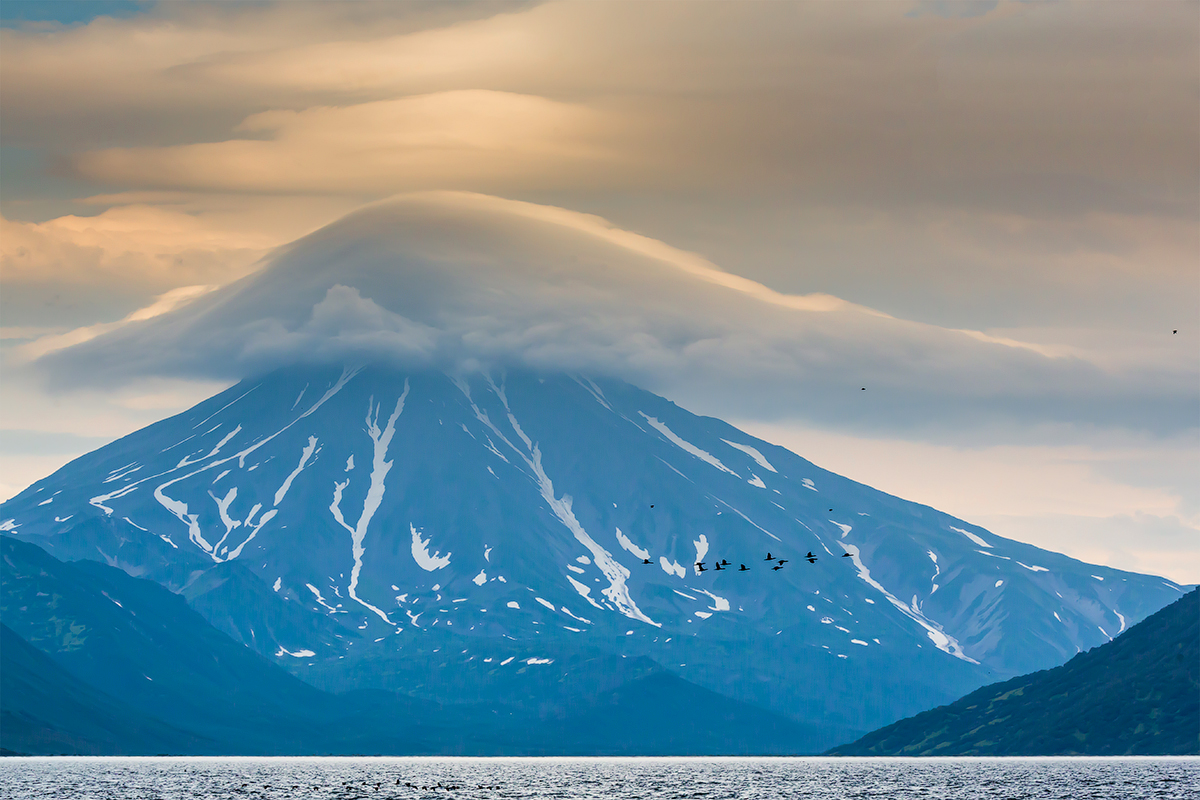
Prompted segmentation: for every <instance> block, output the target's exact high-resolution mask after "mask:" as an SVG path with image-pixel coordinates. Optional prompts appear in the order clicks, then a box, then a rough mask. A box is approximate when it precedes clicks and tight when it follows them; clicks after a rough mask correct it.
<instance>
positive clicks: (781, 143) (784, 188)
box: [0, 0, 1200, 583]
mask: <svg viewBox="0 0 1200 800" xmlns="http://www.w3.org/2000/svg"><path fill="white" fill-rule="evenodd" d="M0 14H2V15H3V16H4V19H3V21H2V25H0V358H2V359H3V360H2V361H0V369H2V370H3V381H0V412H2V420H0V497H8V496H11V495H13V494H15V493H16V492H18V491H20V490H21V489H22V488H23V487H24V486H26V485H28V484H29V483H31V482H32V481H34V480H37V479H38V478H41V477H43V476H45V475H46V474H48V473H50V472H51V471H53V470H54V469H56V468H57V467H59V466H61V465H62V464H64V463H66V462H67V461H68V460H70V459H71V458H74V457H76V456H78V455H80V454H82V453H84V452H87V451H90V450H92V449H94V448H96V447H98V446H100V445H102V444H104V443H106V442H108V441H111V440H112V439H113V438H115V437H118V436H121V435H123V434H125V433H128V432H130V431H132V430H135V429H137V428H139V427H141V426H143V425H146V424H148V423H150V422H153V421H155V420H157V419H160V418H162V417H164V416H167V415H170V414H172V413H176V412H178V411H180V410H183V409H184V408H186V407H188V406H189V405H191V404H193V403H195V402H197V401H199V400H201V399H203V398H204V397H207V396H208V395H210V394H212V393H213V392H215V391H217V390H219V389H221V388H224V387H225V386H228V385H230V384H231V383H232V382H234V381H236V380H238V379H240V378H242V377H245V376H247V375H249V374H251V373H253V372H255V371H261V370H263V369H267V368H270V367H271V366H273V365H274V364H277V363H283V362H284V361H286V360H288V359H293V358H308V357H319V358H324V359H337V358H347V357H352V356H353V357H359V356H361V355H362V354H363V353H364V352H365V353H368V354H372V355H374V356H377V357H388V358H396V359H399V360H400V361H402V362H403V363H405V364H407V365H423V366H431V365H432V366H437V367H439V368H447V367H449V366H453V367H461V366H463V365H464V364H466V365H484V366H487V367H489V368H505V367H508V366H537V367H541V368H555V369H558V368H565V369H577V370H586V371H593V372H603V373H606V374H612V375H616V376H618V377H623V378H626V379H628V380H631V381H633V382H635V383H638V384H639V385H643V386H645V387H646V388H649V389H651V390H653V391H656V392H659V393H660V394H663V395H665V396H667V397H669V398H671V399H673V400H675V401H676V402H678V403H680V404H681V405H683V406H684V407H686V408H689V409H691V410H693V411H696V412H697V413H703V414H710V415H714V416H719V417H721V418H723V419H726V420H727V421H730V422H731V423H733V424H735V425H738V426H739V427H741V428H743V429H744V430H746V431H748V432H750V433H752V434H755V435H758V436H760V437H762V438H764V439H767V440H769V441H773V442H776V443H778V444H781V445H784V446H786V447H789V448H790V449H792V450H794V451H795V452H797V453H799V454H800V455H802V456H804V457H806V458H808V459H810V460H812V461H814V462H815V463H817V464H819V465H820V466H822V467H825V468H827V469H831V470H833V471H835V472H838V473H840V474H843V475H846V476H848V477H851V478H854V479H856V480H859V481H862V482H864V483H867V484H870V485H872V486H875V487H876V488H879V489H882V490H884V491H887V492H891V493H893V494H897V495H900V496H902V497H905V498H907V499H910V500H915V501H918V502H922V503H926V504H928V505H931V506H934V507H937V508H939V509H942V510H944V511H947V512H950V513H953V514H955V515H958V516H960V517H962V518H964V519H967V520H969V521H971V522H973V523H975V524H979V525H983V526H985V527H988V528H990V529H991V530H993V531H994V532H996V533H997V534H1000V535H1002V536H1008V537H1011V538H1015V539H1019V540H1022V541H1028V542H1031V543H1033V544H1036V545H1038V546H1042V547H1046V548H1049V549H1053V550H1057V551H1060V552H1065V553H1068V554H1069V555H1072V556H1075V557H1077V558H1081V559H1084V560H1088V561H1093V562H1096V563H1103V564H1108V565H1111V566H1115V567H1120V568H1126V569H1132V570H1137V571H1145V572H1153V573H1156V574H1161V575H1164V576H1167V577H1169V578H1172V579H1173V580H1176V581H1180V582H1189V583H1191V582H1200V536H1198V533H1200V148H1198V147H1197V144H1196V143H1197V141H1200V69H1198V68H1197V64H1198V63H1200V4H1197V3H1195V2H1167V1H1164V2H1156V3H1151V4H1145V3H1132V2H1129V3H1126V2H1110V3H1088V2H1085V3H1071V2H1053V3H1005V2H960V3H955V2H911V3H908V2H892V3H879V2H862V3H858V2H841V3H816V2H813V3H792V2H774V3H732V2H731V3H722V2H705V3H687V2H678V3H676V2H660V3H635V2H627V3H560V2H546V3H512V4H501V3H475V2H462V3H453V4H447V3H418V2H412V3H404V4H397V3H377V2H364V3H357V2H339V3H317V2H310V3H269V2H254V3H214V4H207V3H186V4H185V3H163V4H157V3H153V2H113V3H107V2H93V3H85V2H50V3H37V2H15V0H6V1H5V3H4V4H3V6H0ZM302 237H304V238H303V241H301V242H300V243H298V244H294V245H293V244H290V243H292V242H295V241H296V240H297V239H301V238H302ZM285 245H289V246H288V247H284V246H285ZM280 248H282V249H280ZM347 248H351V249H353V252H354V253H356V254H357V255H355V256H354V257H353V258H349V257H346V256H345V255H344V254H345V253H346V252H348V250H347ZM498 297H499V298H502V300H500V301H498V300H496V298H498ZM247 298H250V299H251V300H254V302H250V300H248V299H247ZM1174 331H1178V332H1177V333H1175V332H1174Z"/></svg>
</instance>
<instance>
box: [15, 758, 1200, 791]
mask: <svg viewBox="0 0 1200 800" xmlns="http://www.w3.org/2000/svg"><path fill="white" fill-rule="evenodd" d="M439 787H440V788H439ZM447 787H449V788H447ZM1197 796H1200V758H710V757H704V758H441V757H437V758H5V759H0V800H7V799H8V798H21V800H24V799H25V798H46V799H47V800H51V799H56V798H64V799H65V798H71V800H93V798H94V799H95V800H100V799H101V798H104V799H108V798H138V800H141V799H142V798H145V799H146V800H151V799H153V800H218V799H219V800H226V799H227V798H237V799H238V800H265V799H266V798H293V797H301V798H307V797H312V798H339V799H344V800H350V798H378V799H379V800H383V799H384V798H404V800H408V799H409V798H414V799H416V798H461V799H462V800H468V799H470V800H474V799H476V798H480V799H482V798H539V799H540V798H603V800H614V798H633V799H634V800H637V799H638V798H706V799H707V800H720V799H721V798H791V797H802V798H812V799H813V800H826V799H827V798H828V799H830V800H832V798H876V797H878V798H898V799H900V800H903V799H904V798H945V799H946V800H960V799H961V800H975V799H976V798H1005V799H1006V800H1018V798H1038V800H1042V799H1043V798H1046V799H1050V800H1053V799H1054V798H1062V799H1063V800H1087V799H1088V798H1098V799H1099V798H1105V799H1106V800H1107V799H1108V798H1125V797H1130V798H1135V797H1136V798H1172V799H1174V798H1180V800H1182V799H1183V798H1189V800H1190V798H1195V797H1197Z"/></svg>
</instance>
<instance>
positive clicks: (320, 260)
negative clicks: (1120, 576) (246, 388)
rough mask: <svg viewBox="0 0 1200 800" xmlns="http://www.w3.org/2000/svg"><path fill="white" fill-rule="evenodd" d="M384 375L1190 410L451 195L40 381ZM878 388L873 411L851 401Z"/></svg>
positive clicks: (818, 410)
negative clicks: (599, 379) (309, 368)
mask: <svg viewBox="0 0 1200 800" xmlns="http://www.w3.org/2000/svg"><path fill="white" fill-rule="evenodd" d="M377 361H389V362H394V363H395V364H397V365H399V366H402V367H406V368H436V369H443V370H449V371H454V370H462V369H478V368H484V369H503V368H506V367H522V368H533V369H543V370H568V371H578V372H587V373H592V374H605V375H612V376H616V377H621V378H625V379H628V380H631V381H632V382H634V383H638V384H640V385H642V386H645V387H647V388H651V389H655V390H659V391H667V392H673V393H675V394H676V395H677V396H678V395H679V394H680V393H683V394H692V395H693V396H697V395H696V394H695V393H699V394H702V395H703V396H705V397H707V398H710V399H711V400H712V404H713V405H712V407H713V408H719V407H720V406H721V402H722V398H725V399H730V400H731V399H732V398H734V397H735V396H736V398H737V400H736V404H737V406H738V408H739V409H740V410H741V412H742V413H760V414H762V415H764V416H768V417H779V416H793V417H807V418H810V419H818V420H819V419H826V420H834V419H839V418H840V419H843V420H844V419H846V418H861V419H868V418H869V419H871V420H873V421H875V422H877V423H880V424H884V425H886V424H888V423H914V422H916V421H919V420H923V419H924V420H928V419H929V418H930V417H939V416H944V414H945V413H951V409H952V410H953V411H952V413H953V414H956V415H959V416H961V415H962V414H964V413H971V412H968V411H967V409H974V412H986V413H989V414H994V413H995V412H996V411H997V410H1000V411H1004V412H1006V413H1011V414H1014V415H1016V416H1023V417H1033V418H1039V419H1055V418H1056V415H1057V414H1059V413H1067V412H1066V411H1063V409H1064V404H1066V405H1069V406H1070V408H1069V418H1070V419H1074V420H1077V419H1079V418H1080V417H1083V418H1087V417H1088V416H1089V412H1090V415H1091V416H1092V417H1095V418H1096V420H1095V421H1102V420H1101V419H1100V418H1102V417H1105V416H1108V417H1113V416H1114V415H1116V416H1120V414H1121V413H1122V412H1120V411H1116V410H1114V409H1116V408H1117V407H1118V406H1120V402H1121V401H1122V400H1128V399H1130V393H1133V394H1139V393H1140V394H1141V399H1142V400H1143V401H1145V402H1151V398H1152V397H1157V398H1159V399H1160V400H1162V398H1165V400H1162V401H1163V402H1166V403H1167V404H1168V406H1170V404H1171V403H1172V402H1175V401H1176V400H1180V401H1183V402H1184V404H1185V406H1186V393H1184V394H1181V395H1175V394H1173V393H1172V392H1169V391H1168V392H1166V393H1164V392H1163V391H1162V385H1161V381H1160V382H1159V384H1160V385H1158V386H1151V387H1150V388H1147V384H1145V383H1144V382H1143V383H1141V384H1138V383H1137V382H1136V381H1133V380H1129V381H1123V380H1121V378H1120V377H1119V376H1112V375H1107V374H1105V373H1103V372H1101V371H1100V370H1098V369H1097V368H1095V367H1094V366H1093V365H1091V364H1089V363H1087V362H1086V361H1082V360H1079V359H1074V358H1051V357H1049V356H1047V355H1045V354H1043V353H1042V352H1039V351H1038V350H1037V348H1035V347H1030V346H1024V345H1021V344H1019V343H1012V342H1004V341H1000V340H991V339H990V338H989V337H986V336H983V335H982V334H978V333H972V332H964V331H954V330H947V329H942V328H938V327H935V326H930V325H923V324H918V323H913V322H908V321H904V320H898V319H895V318H892V317H889V316H887V315H884V314H880V313H878V312H876V311H873V310H871V309H868V308H864V307H862V306H856V305H853V304H851V303H847V302H845V301H842V300H839V299H838V298H835V297H831V296H828V295H803V296H799V295H784V294H780V293H778V292H774V291H772V290H771V289H769V288H767V287H765V286H763V285H761V284H758V283H755V282H753V281H750V280H746V279H744V278H740V277H738V276H735V275H731V274H729V273H726V272H723V271H722V270H720V269H719V268H718V267H716V266H714V265H713V264H711V263H709V262H707V261H705V260H704V259H703V258H701V257H699V256H696V255H694V254H691V253H686V252H683V251H680V250H677V249H675V248H672V247H670V246H668V245H666V244H663V243H661V242H658V241H655V240H652V239H648V238H646V237H642V236H638V235H636V234H632V233H629V232H626V231H622V230H619V229H617V228H614V227H612V226H611V225H609V224H608V223H607V222H605V221H604V220H602V219H599V218H597V217H593V216H588V215H584V214H578V213H574V212H571V211H566V210H563V209H560V208H553V207H548V206H539V205H533V204H530V203H523V202H517V201H511V200H504V199H500V198H495V197H488V196H483V195H476V194H466V193H453V192H438V193H421V194H414V195H404V196H400V197H396V198H392V199H390V200H387V201H383V202H380V203H376V204H373V205H370V206H367V207H365V208H363V209H361V210H359V211H357V212H355V213H353V214H350V215H349V216H347V217H345V218H343V219H341V220H339V221H337V222H335V223H333V224H331V225H329V226H327V227H325V228H323V229H321V230H319V231H317V232H315V233H313V234H311V235H309V236H307V237H305V238H303V239H300V240H298V241H296V242H294V243H292V244H291V245H288V246H287V247H284V248H281V249H280V250H279V251H278V252H276V253H275V254H274V255H273V256H272V257H270V258H269V259H268V261H267V263H266V265H265V266H264V268H263V269H261V270H260V271H259V272H257V273H255V274H254V275H251V276H249V277H247V278H245V279H242V280H240V281H238V282H236V283H233V284H230V285H228V286H225V287H223V288H222V289H220V290H218V291H215V292H212V293H211V294H208V295H206V296H204V297H202V298H200V299H198V300H195V301H193V302H192V303H190V304H188V305H186V306H184V307H182V308H178V309H176V310H174V311H171V312H169V313H166V314H163V315H161V316H159V317H156V318H154V319H150V320H144V321H139V322H132V323H129V324H127V325H124V326H122V327H120V328H119V329H117V330H115V331H111V332H108V333H106V334H104V335H101V336H99V337H97V338H95V339H93V340H91V341H88V342H84V343H82V344H78V345H75V346H73V347H70V348H67V349H63V350H60V351H58V352H54V353H50V354H48V355H46V356H43V357H42V358H41V360H40V363H41V365H42V366H43V367H44V368H45V369H47V370H48V371H49V373H50V374H51V376H52V377H53V378H54V379H55V381H56V382H58V383H59V384H69V383H80V382H84V383H112V382H120V381H123V380H127V379H130V378H135V377H141V376H148V375H153V376H182V377H206V378H225V379H234V378H242V377H247V376H249V375H253V374H257V373H260V372H264V371H267V370H270V369H272V368H275V367H278V366H283V365H287V364H292V363H298V362H320V363H336V362H356V363H362V362H377ZM1143 377H1144V376H1143ZM1168 377H1169V376H1168ZM868 386H869V389H867V391H869V392H870V393H871V394H870V395H869V397H870V398H871V399H868V395H861V394H856V393H861V392H862V391H863V390H864V387H868ZM1139 386H1140V387H1141V388H1140V389H1139V388H1138V387H1139ZM884 397H886V398H887V400H886V402H882V401H881V400H880V399H877V398H884ZM1145 402H1143V403H1142V404H1141V405H1142V408H1143V411H1144V409H1145ZM985 407H988V408H985ZM939 409H940V410H939ZM1056 409H1058V411H1056ZM1172 409H1173V406H1172V407H1171V408H1164V409H1163V411H1164V412H1165V413H1164V414H1160V415H1158V418H1159V419H1160V420H1161V419H1169V418H1170V417H1171V414H1172V413H1173V412H1172ZM1185 416H1186V413H1185ZM1108 421H1110V422H1112V421H1116V420H1115V419H1110V420H1108Z"/></svg>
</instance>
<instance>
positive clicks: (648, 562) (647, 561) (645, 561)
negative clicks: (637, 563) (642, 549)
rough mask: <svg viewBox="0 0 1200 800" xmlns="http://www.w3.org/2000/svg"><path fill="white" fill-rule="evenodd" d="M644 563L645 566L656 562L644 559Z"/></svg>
mask: <svg viewBox="0 0 1200 800" xmlns="http://www.w3.org/2000/svg"><path fill="white" fill-rule="evenodd" d="M642 563H643V564H653V563H654V562H653V561H651V560H650V559H648V558H643V559H642Z"/></svg>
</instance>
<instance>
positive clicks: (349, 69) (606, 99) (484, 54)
mask: <svg viewBox="0 0 1200 800" xmlns="http://www.w3.org/2000/svg"><path fill="white" fill-rule="evenodd" d="M186 5H187V4H163V7H162V8H160V9H157V10H156V13H155V14H154V15H151V16H148V17H144V18H133V19H129V20H119V21H118V20H97V21H96V22H94V23H92V24H91V25H88V26H84V27H81V28H78V29H70V30H65V31H62V30H56V31H54V32H53V33H49V32H47V31H45V30H41V29H30V30H20V31H7V32H2V33H0V36H3V37H4V38H3V45H4V46H3V48H0V52H2V53H3V59H4V62H3V64H4V67H5V69H4V70H3V71H2V73H0V90H2V93H3V96H4V98H5V100H4V103H5V111H6V114H5V118H4V121H3V122H2V123H0V124H2V126H3V127H2V128H0V131H2V132H3V133H4V135H5V138H6V141H8V142H9V143H12V144H14V145H18V146H38V147H41V146H45V145H46V143H47V142H57V143H59V144H60V146H62V147H63V148H64V149H66V150H69V151H70V155H69V157H68V158H69V160H70V161H71V163H73V164H74V165H75V169H76V170H78V173H79V174H80V175H82V176H84V177H87V178H90V179H93V180H103V181H109V182H112V183H114V184H116V185H122V186H126V187H145V186H164V185H169V186H172V187H204V188H218V189H221V190H227V191H235V190H236V191H259V192H270V191H292V190H294V189H295V187H297V186H300V187H303V188H304V190H305V191H310V190H321V191H330V192H346V191H354V192H360V193H375V195H376V196H379V195H381V194H384V195H385V194H391V193H394V192H397V191H403V190H408V189H414V188H464V189H471V190H475V191H488V192H495V193H500V194H504V195H507V196H511V195H513V194H514V193H515V192H517V191H521V190H524V189H526V188H529V187H545V186H554V187H565V188H572V187H573V188H584V187H587V188H595V187H597V186H614V185H615V186H621V187H625V188H635V189H644V188H647V187H663V186H664V185H667V186H671V187H675V188H676V189H679V188H688V189H691V190H723V191H754V192H766V193H769V194H775V195H780V194H782V195H787V196H803V197H807V198H810V199H819V200H821V201H822V202H826V203H830V202H832V203H842V204H850V205H871V206H877V207H890V206H894V205H897V204H908V205H911V204H930V205H934V206H937V207H940V208H963V207H971V208H986V209H991V210H1004V211H1008V212H1021V213H1026V214H1028V213H1030V212H1036V213H1038V214H1043V215H1044V214H1051V213H1053V214H1066V215H1070V214H1074V213H1078V212H1080V211H1081V210H1095V209H1098V208H1099V209H1105V210H1109V211H1114V210H1118V211H1122V212H1130V211H1133V212H1146V211H1148V210H1152V211H1156V212H1164V211H1165V212H1167V213H1171V214H1174V215H1175V216H1178V217H1182V218H1188V219H1194V218H1195V213H1196V197H1195V192H1194V187H1193V185H1192V184H1193V181H1192V180H1191V178H1192V176H1193V175H1195V173H1196V170H1197V168H1198V162H1197V158H1198V157H1197V153H1196V149H1195V147H1194V142H1195V140H1196V137H1197V136H1198V135H1200V126H1198V120H1197V116H1196V114H1195V113H1194V112H1195V90H1196V86H1195V75H1194V73H1195V69H1194V65H1195V62H1196V58H1197V54H1198V53H1197V51H1198V44H1197V41H1196V39H1195V37H1194V36H1193V35H1192V31H1194V30H1195V27H1196V24H1197V23H1198V22H1200V20H1198V19H1197V7H1196V6H1195V5H1194V4H1174V3H1173V4H1158V5H1156V6H1155V7H1154V9H1153V13H1146V12H1145V10H1144V9H1142V8H1139V7H1137V6H1135V5H1133V4H1120V3H1104V4H1095V3H1054V4H1004V5H1002V6H1000V7H998V8H996V9H994V10H992V11H991V12H990V13H987V14H983V15H972V14H970V13H958V14H954V15H950V16H947V15H945V14H939V13H927V14H919V15H918V16H915V17H914V16H910V15H909V14H908V12H909V11H910V10H911V7H909V6H906V5H905V4H898V3H870V4H837V3H750V4H744V3H743V4H718V3H711V4H692V5H688V4H666V3H663V4H653V5H644V4H624V3H612V4H609V3H557V2H550V3H544V4H535V5H529V6H496V7H491V8H489V7H487V6H486V5H485V6H478V5H476V6H463V7H462V8H461V9H460V10H458V11H456V12H445V13H442V14H441V15H435V14H429V13H427V14H424V15H420V14H408V13H406V12H405V11H403V10H400V9H398V7H397V6H396V5H395V4H378V5H376V4H366V5H363V6H359V12H358V13H357V14H350V13H349V12H347V11H345V10H344V9H337V8H322V6H345V5H355V6H358V4H308V5H307V6H306V7H304V9H303V10H302V11H297V10H296V9H297V7H296V6H295V4H285V5H284V6H282V7H267V8H246V7H234V8H222V7H221V6H220V5H218V6H216V7H211V6H206V7H204V10H203V11H202V12H201V11H194V10H191V9H188V8H179V7H180V6H186ZM405 5H407V4H405ZM450 5H462V4H450ZM939 8H943V6H941V5H938V4H934V5H933V6H930V7H929V10H932V11H937V9H939ZM955 8H956V9H958V10H959V11H960V12H966V11H968V10H970V9H974V8H976V7H975V6H969V7H968V6H964V5H956V6H955ZM247 134H250V135H247ZM97 141H105V142H114V143H115V144H113V145H110V146H107V147H102V148H97V147H96V144H95V143H96V142H97ZM80 150H83V152H79V151H80ZM537 150H541V151H543V152H544V153H545V154H546V163H545V164H542V165H538V164H536V163H533V159H532V158H531V153H532V152H533V151H537ZM459 151H460V152H461V154H462V158H461V159H459V158H455V157H452V154H453V153H454V152H459ZM484 153H486V154H490V156H489V157H487V158H484V157H483V156H482V154H484ZM614 154H619V156H620V157H619V158H617V157H614ZM208 159H211V163H210V162H209V160H208ZM598 164H601V165H602V166H603V169H598V168H597V167H598ZM205 165H208V167H209V168H208V169H205ZM151 167H153V168H151ZM530 167H532V169H531V170H528V169H527V168H530ZM530 172H531V173H532V174H530Z"/></svg>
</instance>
